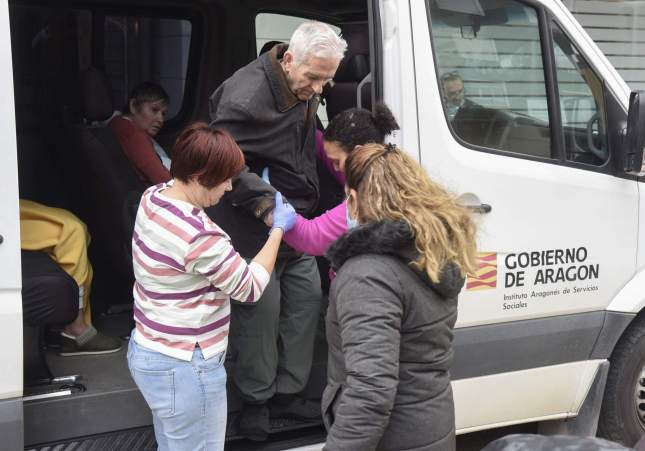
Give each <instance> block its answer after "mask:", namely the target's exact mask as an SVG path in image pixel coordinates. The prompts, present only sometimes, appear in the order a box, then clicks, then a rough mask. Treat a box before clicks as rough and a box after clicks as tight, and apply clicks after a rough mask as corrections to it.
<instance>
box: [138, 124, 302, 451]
mask: <svg viewBox="0 0 645 451" xmlns="http://www.w3.org/2000/svg"><path fill="white" fill-rule="evenodd" d="M243 167H244V156H243V154H242V151H241V150H240V148H239V147H238V146H237V144H236V143H235V141H234V140H233V138H232V137H231V136H230V135H229V134H228V133H227V132H225V131H222V130H217V129H213V128H211V127H210V126H209V125H208V124H206V123H205V122H200V123H196V124H194V125H191V126H189V127H187V128H185V129H184V130H183V131H182V132H181V134H180V135H179V137H178V138H177V141H176V142H175V145H174V147H173V160H172V166H171V168H170V169H171V172H172V175H173V179H172V180H171V181H169V182H167V183H162V184H159V185H156V186H153V187H150V188H148V189H147V190H146V191H145V192H144V194H143V197H142V199H141V203H140V205H139V210H138V212H137V219H136V224H135V229H134V234H133V237H132V258H133V266H134V275H135V284H134V290H133V291H134V319H135V324H136V328H135V330H134V331H133V332H132V338H131V339H130V345H129V349H128V365H129V368H130V372H131V374H132V378H133V379H134V381H135V382H136V384H137V386H138V387H139V389H140V390H141V392H142V394H143V396H144V398H145V399H146V401H147V403H148V405H149V406H150V408H151V409H152V417H153V422H154V429H155V437H156V439H157V444H158V446H159V449H160V450H162V451H165V450H170V449H172V450H186V451H194V450H209V451H211V450H223V449H224V438H225V433H226V414H227V402H226V370H225V368H224V359H225V356H226V348H227V346H228V334H229V320H230V299H236V300H237V301H240V302H246V303H254V302H257V301H259V300H260V298H261V296H262V293H263V291H264V290H265V288H266V286H267V284H268V283H269V279H270V277H271V273H272V272H273V268H274V265H275V261H276V257H277V254H278V248H279V247H280V242H281V241H282V235H283V232H284V231H285V230H289V229H290V228H291V227H292V226H293V220H292V219H289V218H292V216H293V215H291V214H290V213H291V210H292V207H291V206H289V205H288V204H286V203H284V202H283V201H282V196H281V195H280V194H279V193H277V194H276V196H275V206H274V208H275V209H274V210H273V216H274V224H273V227H272V228H271V230H270V231H269V234H268V237H265V243H264V245H263V246H262V248H261V249H260V250H259V252H258V253H257V255H255V257H254V258H253V259H252V260H251V262H250V263H248V264H247V262H246V261H245V260H244V259H243V258H242V257H241V256H240V255H239V254H238V253H237V252H236V251H235V249H234V248H233V246H232V244H231V241H230V239H229V237H228V235H227V234H226V232H224V230H222V229H221V228H220V227H219V226H218V225H217V224H215V223H214V222H213V221H211V220H210V219H209V218H208V216H206V213H204V208H206V207H210V206H212V205H215V204H217V203H218V202H219V201H220V199H221V198H222V196H223V195H224V193H226V192H227V191H230V190H231V183H232V182H231V179H232V178H233V177H235V176H236V175H237V174H238V173H239V172H240V170H241V169H242V168H243ZM248 332H249V333H254V331H252V330H251V331H248ZM236 376H237V375H236Z"/></svg>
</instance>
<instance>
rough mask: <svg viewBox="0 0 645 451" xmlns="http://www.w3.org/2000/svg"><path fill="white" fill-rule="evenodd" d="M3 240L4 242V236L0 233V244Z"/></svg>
mask: <svg viewBox="0 0 645 451" xmlns="http://www.w3.org/2000/svg"><path fill="white" fill-rule="evenodd" d="M3 242H4V237H3V236H2V235H0V244H2V243H3Z"/></svg>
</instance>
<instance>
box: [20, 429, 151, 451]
mask: <svg viewBox="0 0 645 451" xmlns="http://www.w3.org/2000/svg"><path fill="white" fill-rule="evenodd" d="M126 449H127V450H130V451H148V450H151V451H152V450H156V449H157V442H156V441H155V433H154V430H153V429H152V428H151V427H145V428H137V429H130V430H126V431H118V432H112V433H109V434H100V435H94V436H91V437H84V438H78V439H75V440H67V441H64V442H58V443H51V444H47V445H40V446H37V447H30V448H27V450H28V451H90V450H91V451H122V450H126Z"/></svg>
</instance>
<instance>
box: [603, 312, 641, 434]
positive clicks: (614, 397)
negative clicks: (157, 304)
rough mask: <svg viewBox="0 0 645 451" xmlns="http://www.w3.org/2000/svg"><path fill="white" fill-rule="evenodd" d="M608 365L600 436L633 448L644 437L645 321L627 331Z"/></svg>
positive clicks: (630, 326)
mask: <svg viewBox="0 0 645 451" xmlns="http://www.w3.org/2000/svg"><path fill="white" fill-rule="evenodd" d="M609 362H610V364H609V375H608V376H607V384H606V386H605V395H604V397H603V401H602V408H601V409H600V419H599V420H598V435H600V436H602V437H605V438H607V439H609V440H613V441H615V442H620V443H622V444H624V445H626V446H633V445H634V444H635V443H636V442H637V441H638V440H639V439H640V438H641V436H642V435H643V433H645V317H643V316H640V315H639V316H638V317H637V318H636V319H635V320H634V321H633V322H632V324H630V325H629V326H628V327H627V330H625V333H624V334H623V336H622V337H621V338H620V340H618V344H617V345H616V347H615V348H614V352H613V353H612V355H611V357H610V358H609Z"/></svg>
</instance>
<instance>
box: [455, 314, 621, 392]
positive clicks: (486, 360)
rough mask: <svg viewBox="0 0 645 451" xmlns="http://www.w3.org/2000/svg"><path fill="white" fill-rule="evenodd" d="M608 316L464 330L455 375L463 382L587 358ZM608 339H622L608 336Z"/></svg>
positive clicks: (459, 331)
mask: <svg viewBox="0 0 645 451" xmlns="http://www.w3.org/2000/svg"><path fill="white" fill-rule="evenodd" d="M605 316H606V312H604V311H598V312H588V313H579V314H576V315H564V316H555V317H549V318H539V319H531V320H525V321H514V322H510V323H502V324H495V325H485V326H473V327H462V328H459V329H457V330H455V339H454V342H453V343H454V349H455V360H454V363H453V366H452V369H451V370H450V374H451V377H452V379H453V380H459V379H467V378H472V377H479V376H488V375H493V374H501V373H509V372H512V371H521V370H527V369H531V368H539V367H546V366H553V365H559V364H563V363H569V362H576V361H583V360H588V359H589V358H590V356H591V354H592V351H593V349H594V344H595V343H596V341H597V340H598V337H599V335H600V332H601V330H603V324H604V323H605ZM612 330H613V329H612ZM621 332H622V330H616V331H615V332H614V333H618V336H620V333H621ZM603 339H604V340H608V341H610V340H612V339H614V340H617V339H618V337H615V338H614V335H612V334H610V333H606V334H605V338H603ZM606 357H608V356H603V357H602V358H606Z"/></svg>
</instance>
